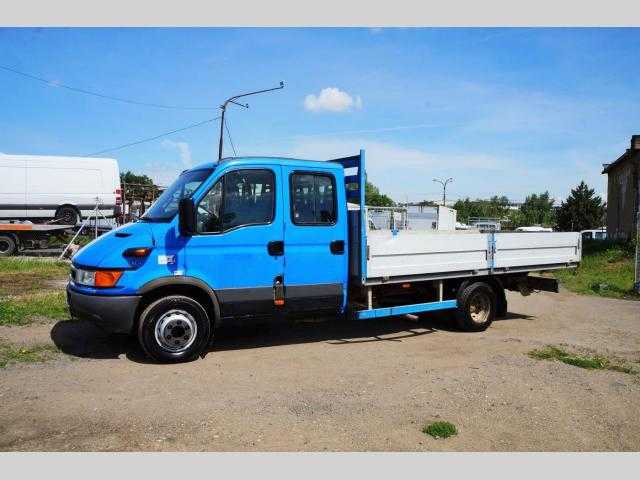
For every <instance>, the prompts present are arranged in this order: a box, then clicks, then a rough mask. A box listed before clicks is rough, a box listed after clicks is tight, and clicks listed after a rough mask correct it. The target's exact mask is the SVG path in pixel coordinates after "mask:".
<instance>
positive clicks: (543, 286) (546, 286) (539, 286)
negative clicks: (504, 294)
mask: <svg viewBox="0 0 640 480" xmlns="http://www.w3.org/2000/svg"><path fill="white" fill-rule="evenodd" d="M525 286H526V287H527V288H528V289H530V290H541V291H543V292H553V293H558V291H559V290H558V280H556V279H555V278H547V277H534V276H530V275H527V276H526V277H525Z"/></svg>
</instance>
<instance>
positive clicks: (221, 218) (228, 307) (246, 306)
mask: <svg viewBox="0 0 640 480" xmlns="http://www.w3.org/2000/svg"><path fill="white" fill-rule="evenodd" d="M280 184H281V173H280V166H278V165H276V166H271V165H268V166H267V165H265V166H259V167H255V168H254V167H251V168H247V167H245V166H238V167H235V168H234V167H230V169H229V170H227V171H225V172H224V175H222V176H221V177H219V178H218V179H217V180H216V181H215V182H214V183H213V185H212V186H211V187H210V188H209V190H208V191H207V192H206V193H205V194H204V195H203V196H201V197H200V198H198V199H194V203H195V206H196V211H197V213H196V230H197V232H196V234H195V235H193V236H192V237H190V238H189V240H188V242H187V246H186V251H187V262H186V275H188V276H192V277H196V278H199V279H201V280H204V281H205V282H206V283H207V284H208V285H210V286H211V288H213V289H214V291H215V292H216V294H217V296H218V299H219V301H220V303H221V315H222V317H242V316H270V315H272V314H273V313H274V285H275V284H276V283H277V282H281V281H282V276H283V273H284V258H283V254H282V253H283V252H282V246H283V212H282V199H281V196H282V189H281V188H280Z"/></svg>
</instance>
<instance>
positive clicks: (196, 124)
mask: <svg viewBox="0 0 640 480" xmlns="http://www.w3.org/2000/svg"><path fill="white" fill-rule="evenodd" d="M219 118H220V116H217V117H213V118H209V119H207V120H204V121H202V122H198V123H194V124H192V125H187V126H186V127H182V128H178V129H176V130H171V131H170V132H165V133H161V134H159V135H156V136H154V137H149V138H143V139H142V140H136V141H135V142H130V143H125V144H124V145H119V146H117V147H113V148H107V149H105V150H100V151H99V152H94V153H89V154H87V155H85V156H86V157H93V156H94V155H102V154H103V153H107V152H114V151H116V150H121V149H123V148H127V147H132V146H133V145H139V144H141V143H145V142H150V141H152V140H157V139H158V138H162V137H166V136H167V135H172V134H174V133H178V132H183V131H185V130H189V129H190V128H194V127H199V126H200V125H204V124H206V123H211V122H213V121H215V120H218V119H219Z"/></svg>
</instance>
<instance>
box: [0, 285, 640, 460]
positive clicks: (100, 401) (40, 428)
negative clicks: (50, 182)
mask: <svg viewBox="0 0 640 480" xmlns="http://www.w3.org/2000/svg"><path fill="white" fill-rule="evenodd" d="M508 298H509V302H510V303H509V311H510V314H509V316H508V318H507V319H505V320H501V321H496V322H495V323H494V324H493V325H492V326H491V328H489V329H488V330H487V331H486V332H483V333H462V332H458V331H455V330H454V329H452V328H450V327H449V325H450V324H451V322H450V321H449V320H448V318H447V316H446V315H439V316H434V315H430V316H425V317H424V318H423V319H422V320H421V321H419V322H412V321H409V320H406V319H386V320H380V321H372V322H360V323H356V322H348V323H341V322H325V323H312V322H310V323H304V324H298V325H295V326H290V325H278V326H270V327H268V328H267V327H254V328H244V329H228V330H225V331H221V332H220V333H219V335H218V338H217V342H216V344H215V347H214V348H213V350H212V351H211V352H210V353H208V354H207V355H206V357H205V358H204V359H199V360H197V361H194V362H191V363H188V364H181V365H155V364H151V363H148V362H147V361H146V360H145V358H144V357H143V356H142V354H141V353H140V351H139V349H138V348H137V347H136V344H135V341H133V340H130V339H127V338H123V337H111V338H109V337H104V336H102V335H101V334H100V333H99V332H98V331H96V330H95V329H94V328H93V327H92V326H91V325H89V324H86V323H83V322H70V321H64V322H59V323H57V324H56V325H35V326H33V327H12V328H9V327H2V328H0V337H4V338H7V339H9V340H11V341H14V342H34V343H42V342H47V341H48V342H51V341H53V342H54V343H55V344H56V345H58V347H59V348H60V349H61V350H63V351H64V352H66V355H61V356H60V358H59V359H58V360H55V361H52V362H48V363H45V364H20V365H10V366H9V367H7V368H5V369H0V450H91V451H93V450H196V451H199V450H207V451H229V450H232V451H245V450H268V451H283V450H310V451H318V450H374V451H380V450H392V451H421V450H466V451H469V450H471V451H501V450H507V451H510V450H517V451H520V450H533V451H540V450H552V451H555V450H561V451H567V450H569V451H575V450H613V451H617V450H625V451H637V450H639V449H640V375H628V374H624V373H619V372H613V371H590V370H583V369H580V368H577V367H573V366H570V365H565V364H562V363H558V362H549V361H540V360H534V359H531V358H529V357H528V356H527V355H526V354H527V352H528V351H530V350H531V349H533V348H537V347H541V346H543V345H546V344H566V345H568V346H569V347H570V348H577V349H585V348H586V349H591V350H594V351H597V352H599V353H602V354H606V355H610V356H616V357H619V358H622V359H625V360H627V361H629V362H640V302H631V301H623V300H610V299H603V298H596V297H582V296H577V295H574V294H571V293H568V292H562V293H560V294H557V295H554V294H545V293H540V294H536V295H534V296H531V297H528V298H522V297H520V296H519V295H512V294H509V297H508ZM433 420H447V421H450V422H452V423H454V424H455V425H456V426H457V428H458V431H459V433H458V435H457V436H455V437H451V438H448V439H446V440H444V439H439V440H436V439H433V438H431V437H427V436H425V435H424V434H423V433H421V429H422V427H423V426H424V425H425V424H426V423H428V422H430V421H433Z"/></svg>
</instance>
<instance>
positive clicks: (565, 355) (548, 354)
mask: <svg viewBox="0 0 640 480" xmlns="http://www.w3.org/2000/svg"><path fill="white" fill-rule="evenodd" d="M529 356H530V357H531V358H535V359H537V360H557V361H559V362H562V363H566V364H567V365H573V366H574V367H580V368H586V369H588V370H613V371H616V372H622V373H628V374H631V375H635V374H636V373H637V372H636V370H634V369H633V368H631V367H629V366H627V365H624V364H622V363H619V362H615V361H612V360H610V359H608V358H606V357H603V356H600V355H593V356H588V355H578V354H574V353H570V352H567V351H566V350H564V349H562V348H560V347H555V346H553V345H547V346H546V347H544V348H541V349H536V350H531V351H530V352H529Z"/></svg>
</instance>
